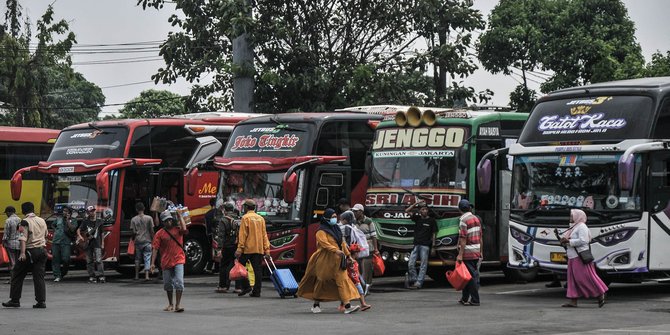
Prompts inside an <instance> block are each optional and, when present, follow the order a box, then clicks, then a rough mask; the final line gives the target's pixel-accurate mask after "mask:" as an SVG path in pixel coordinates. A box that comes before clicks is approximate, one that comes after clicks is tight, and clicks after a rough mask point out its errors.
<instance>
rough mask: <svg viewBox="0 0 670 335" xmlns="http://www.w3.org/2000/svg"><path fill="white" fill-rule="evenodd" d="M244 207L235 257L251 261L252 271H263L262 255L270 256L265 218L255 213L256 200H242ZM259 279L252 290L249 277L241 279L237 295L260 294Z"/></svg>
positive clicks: (245, 262)
mask: <svg viewBox="0 0 670 335" xmlns="http://www.w3.org/2000/svg"><path fill="white" fill-rule="evenodd" d="M242 208H243V209H244V213H245V214H244V216H243V217H242V222H241V223H240V228H239V229H240V231H239V235H238V242H237V251H235V257H236V258H238V259H239V262H240V263H241V264H247V262H251V266H252V267H253V269H254V273H259V274H260V273H263V268H262V266H261V261H262V260H263V255H265V257H266V258H270V241H269V240H268V234H267V232H266V230H265V219H263V217H262V216H260V215H258V214H256V212H255V210H256V202H255V201H253V200H252V199H247V200H244V204H243V205H242ZM261 284H262V281H261V280H256V282H255V283H254V287H253V290H252V288H251V286H250V284H249V279H248V278H246V279H243V280H242V292H240V293H239V294H238V296H240V297H241V296H244V295H246V294H247V293H249V292H251V295H250V296H252V297H260V296H261Z"/></svg>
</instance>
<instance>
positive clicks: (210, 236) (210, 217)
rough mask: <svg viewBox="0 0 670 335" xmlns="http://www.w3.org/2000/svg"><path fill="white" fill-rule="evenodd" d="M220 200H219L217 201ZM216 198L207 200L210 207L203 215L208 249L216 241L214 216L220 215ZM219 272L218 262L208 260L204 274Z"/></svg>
mask: <svg viewBox="0 0 670 335" xmlns="http://www.w3.org/2000/svg"><path fill="white" fill-rule="evenodd" d="M219 200H221V199H219ZM216 202H217V200H216V198H210V199H209V206H210V207H211V208H210V209H209V210H208V211H207V213H205V227H206V229H207V230H206V231H207V241H209V245H210V248H211V247H213V246H214V240H215V239H216V236H215V235H216V228H217V221H216V216H217V214H219V213H220V209H219V208H218V206H216ZM218 271H219V262H216V261H214V260H213V259H211V258H210V259H209V260H208V261H207V263H206V264H205V272H206V273H217V272H218Z"/></svg>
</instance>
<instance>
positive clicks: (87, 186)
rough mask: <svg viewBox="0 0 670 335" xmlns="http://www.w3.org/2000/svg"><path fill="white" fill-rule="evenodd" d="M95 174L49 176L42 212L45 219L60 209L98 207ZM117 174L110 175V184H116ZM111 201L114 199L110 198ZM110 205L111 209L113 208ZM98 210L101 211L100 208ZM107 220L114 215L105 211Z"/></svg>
mask: <svg viewBox="0 0 670 335" xmlns="http://www.w3.org/2000/svg"><path fill="white" fill-rule="evenodd" d="M95 177H96V175H95V174H76V175H57V174H47V175H45V178H46V179H45V181H44V206H43V207H42V210H41V216H42V217H43V218H49V217H52V216H53V215H54V214H55V213H56V212H57V211H58V209H59V208H60V207H63V206H68V207H70V208H73V209H74V210H78V209H83V208H86V207H87V206H96V207H97V205H98V192H97V190H96V186H95ZM114 179H116V174H113V173H110V184H114V183H115V181H114ZM110 201H112V199H111V198H110ZM113 207H114V205H113V203H110V208H113ZM98 210H101V209H100V208H98ZM103 215H105V216H106V218H105V219H106V220H109V219H110V218H111V217H110V216H113V213H112V212H111V211H110V210H108V209H105V211H104V213H103Z"/></svg>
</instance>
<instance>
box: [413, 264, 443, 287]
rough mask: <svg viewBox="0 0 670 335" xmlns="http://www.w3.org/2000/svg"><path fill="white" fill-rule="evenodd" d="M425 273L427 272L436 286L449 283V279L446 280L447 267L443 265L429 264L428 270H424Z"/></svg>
mask: <svg viewBox="0 0 670 335" xmlns="http://www.w3.org/2000/svg"><path fill="white" fill-rule="evenodd" d="M426 274H428V276H429V277H430V279H432V280H433V281H434V282H435V284H437V285H438V286H447V285H449V281H447V268H445V267H441V266H438V267H434V266H429V267H428V270H427V271H426ZM410 284H411V283H410Z"/></svg>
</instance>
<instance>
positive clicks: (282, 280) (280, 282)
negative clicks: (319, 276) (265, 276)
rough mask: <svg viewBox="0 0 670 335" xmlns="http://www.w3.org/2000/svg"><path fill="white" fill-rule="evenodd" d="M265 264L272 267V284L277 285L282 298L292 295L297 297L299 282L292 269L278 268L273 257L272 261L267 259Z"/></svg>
mask: <svg viewBox="0 0 670 335" xmlns="http://www.w3.org/2000/svg"><path fill="white" fill-rule="evenodd" d="M270 264H272V266H270ZM265 265H267V266H268V269H270V280H272V284H273V285H274V286H275V289H276V290H277V293H279V297H280V298H282V299H284V298H286V297H291V296H292V297H294V298H297V297H298V296H297V295H296V293H297V292H298V282H297V281H295V277H293V274H292V273H291V270H289V269H277V266H276V265H275V262H274V261H272V258H270V262H268V261H267V260H266V261H265Z"/></svg>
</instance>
